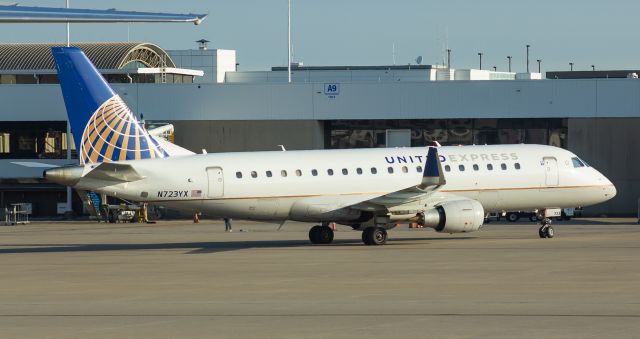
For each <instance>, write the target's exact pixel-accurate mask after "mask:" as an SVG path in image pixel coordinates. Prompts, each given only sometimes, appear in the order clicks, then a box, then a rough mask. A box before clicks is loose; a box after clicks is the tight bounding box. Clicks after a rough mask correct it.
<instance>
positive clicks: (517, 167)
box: [513, 162, 520, 170]
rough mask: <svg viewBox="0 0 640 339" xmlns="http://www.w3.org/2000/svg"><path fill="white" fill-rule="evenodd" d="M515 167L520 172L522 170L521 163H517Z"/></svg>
mask: <svg viewBox="0 0 640 339" xmlns="http://www.w3.org/2000/svg"><path fill="white" fill-rule="evenodd" d="M513 167H515V168H516V169H517V170H519V169H520V163H519V162H516V163H515V165H513Z"/></svg>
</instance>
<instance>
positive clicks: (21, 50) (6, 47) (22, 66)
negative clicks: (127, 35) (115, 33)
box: [0, 42, 176, 71]
mask: <svg viewBox="0 0 640 339" xmlns="http://www.w3.org/2000/svg"><path fill="white" fill-rule="evenodd" d="M62 46H66V44H0V71H8V70H55V69H56V66H55V63H54V62H53V56H52V55H51V48H52V47H62ZM72 46H74V47H78V48H80V49H82V51H83V52H84V53H85V54H86V55H87V57H88V58H89V60H91V62H93V64H94V65H95V66H96V68H98V69H121V68H124V67H125V66H126V65H127V64H129V63H132V62H138V63H141V64H143V65H145V66H146V67H176V66H175V64H174V62H173V60H171V57H169V55H168V54H167V52H166V51H165V50H163V49H162V48H160V47H159V46H157V45H154V44H150V43H141V42H97V43H74V44H72Z"/></svg>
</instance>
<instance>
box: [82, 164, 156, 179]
mask: <svg viewBox="0 0 640 339" xmlns="http://www.w3.org/2000/svg"><path fill="white" fill-rule="evenodd" d="M82 178H86V179H94V180H104V181H116V182H131V181H137V180H141V179H144V178H145V176H142V175H140V173H138V172H137V171H136V170H135V169H134V168H133V166H131V165H129V164H118V163H113V162H102V163H100V164H99V165H98V166H95V167H89V166H86V167H85V171H84V174H83V175H82Z"/></svg>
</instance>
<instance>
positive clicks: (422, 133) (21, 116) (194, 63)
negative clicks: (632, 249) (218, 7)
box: [0, 43, 640, 216]
mask: <svg viewBox="0 0 640 339" xmlns="http://www.w3.org/2000/svg"><path fill="white" fill-rule="evenodd" d="M77 45H78V46H79V47H80V48H82V49H83V50H85V52H86V53H87V55H88V57H89V58H90V59H91V60H92V61H93V62H94V63H95V64H96V66H97V68H98V69H100V71H101V72H102V73H103V74H104V75H105V78H106V79H107V80H108V81H109V82H111V83H112V86H113V87H114V89H115V90H116V91H117V92H118V93H119V94H120V96H121V97H122V98H123V99H124V100H125V101H126V102H127V104H128V105H129V106H130V107H131V109H132V110H134V112H136V113H137V114H139V115H140V114H141V115H144V119H145V120H146V122H147V124H162V123H171V124H173V125H174V126H175V128H176V130H175V135H174V140H175V142H176V143H177V144H179V145H181V146H183V147H186V148H189V149H191V150H193V151H195V152H201V151H202V150H203V149H205V150H206V151H207V152H209V153H212V152H225V151H255V150H277V149H279V148H278V145H284V146H285V147H286V148H287V149H322V148H327V149H329V148H355V147H396V146H424V145H430V144H432V143H433V142H434V141H437V142H439V143H440V144H442V145H472V144H513V143H537V144H548V145H554V146H558V147H562V148H566V149H569V150H571V151H573V152H575V153H577V154H578V155H579V156H580V157H581V158H583V159H585V160H586V161H587V162H589V163H591V164H592V165H593V166H594V167H596V168H597V169H599V170H600V171H602V172H603V174H604V175H605V176H607V177H608V178H610V179H611V180H612V181H613V182H614V184H615V185H616V187H617V189H618V195H617V196H616V197H615V198H614V199H613V200H611V201H609V202H607V203H605V204H602V205H599V206H594V207H589V208H587V209H585V213H584V214H585V215H609V216H621V215H633V214H635V213H636V211H637V203H638V198H639V197H640V178H639V177H638V176H639V174H637V173H638V171H637V167H638V166H636V164H637V162H638V161H637V160H636V154H638V153H639V151H640V142H639V141H638V137H637V131H638V129H639V127H640V81H639V80H638V79H633V78H604V77H595V76H594V77H589V74H586V75H583V76H581V77H576V78H569V77H568V76H564V77H562V76H560V77H558V75H557V74H555V75H554V77H553V78H550V79H541V78H542V76H541V75H540V74H537V73H531V74H527V73H525V74H516V73H508V72H491V71H487V70H454V69H449V68H447V67H444V66H431V65H405V66H336V67H329V66H323V67H305V66H302V65H295V67H293V82H292V83H288V82H287V72H286V69H285V68H282V67H274V68H272V69H271V70H266V71H260V72H242V71H239V70H238V69H237V62H236V56H235V51H232V50H216V49H204V48H203V49H194V50H182V51H171V50H164V49H162V48H161V47H159V46H156V45H153V44H148V43H99V44H91V43H87V44H77ZM51 46H52V45H46V44H25V45H22V44H21V45H13V44H12V45H0V100H1V102H2V103H3V104H2V105H1V106H0V173H1V174H0V205H1V206H5V205H7V204H9V203H14V202H27V201H28V202H33V204H34V206H33V212H34V215H40V216H51V215H55V214H56V213H57V208H56V204H57V203H58V202H64V201H65V194H66V193H65V189H64V187H60V186H56V185H51V184H47V183H45V182H43V181H42V180H41V179H40V175H41V170H39V169H37V168H36V169H33V168H24V167H22V166H18V165H15V164H13V162H15V161H25V159H30V160H33V159H39V161H42V159H46V162H49V163H54V164H65V163H68V162H69V161H68V160H66V159H65V157H66V148H65V147H66V138H67V135H66V113H65V108H64V102H63V100H62V95H61V92H60V89H59V87H58V85H57V75H56V72H55V67H54V66H53V60H52V58H51V55H50V52H49V49H50V47H51ZM390 136H393V138H392V137H390ZM81 206H82V203H81V202H80V200H79V199H77V198H76V201H75V202H74V211H81V210H82V207H81Z"/></svg>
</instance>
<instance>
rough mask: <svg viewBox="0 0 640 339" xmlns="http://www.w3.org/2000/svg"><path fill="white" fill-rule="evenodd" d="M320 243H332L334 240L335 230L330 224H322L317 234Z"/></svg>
mask: <svg viewBox="0 0 640 339" xmlns="http://www.w3.org/2000/svg"><path fill="white" fill-rule="evenodd" d="M317 240H318V244H330V243H331V242H333V230H332V229H331V227H329V226H320V229H319V230H318V235H317Z"/></svg>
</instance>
